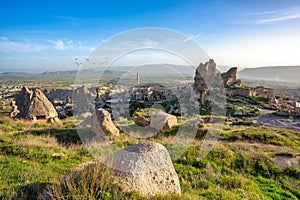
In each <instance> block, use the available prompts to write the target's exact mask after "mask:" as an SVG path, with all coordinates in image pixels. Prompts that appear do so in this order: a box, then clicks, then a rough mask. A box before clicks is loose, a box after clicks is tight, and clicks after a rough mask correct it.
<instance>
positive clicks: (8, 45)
mask: <svg viewBox="0 0 300 200" xmlns="http://www.w3.org/2000/svg"><path fill="white" fill-rule="evenodd" d="M1 40H2V41H0V52H4V53H28V52H38V51H42V50H44V49H46V48H47V46H44V45H40V44H35V43H32V42H30V41H24V42H23V41H22V42H17V41H10V40H8V39H7V38H5V37H1Z"/></svg>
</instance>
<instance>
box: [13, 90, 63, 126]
mask: <svg viewBox="0 0 300 200" xmlns="http://www.w3.org/2000/svg"><path fill="white" fill-rule="evenodd" d="M11 106H12V108H13V110H12V112H11V116H12V117H15V118H23V119H29V120H37V119H46V120H48V121H54V122H59V119H58V113H57V112H56V109H55V108H54V106H53V105H52V103H51V102H50V101H49V100H48V99H47V97H46V96H45V95H44V94H43V92H42V91H40V90H39V89H32V90H29V89H28V88H27V87H25V86H24V87H23V89H22V90H21V92H20V93H19V94H17V95H16V96H15V102H12V104H11ZM15 113H16V114H15Z"/></svg>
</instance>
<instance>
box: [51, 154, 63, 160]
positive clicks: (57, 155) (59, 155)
mask: <svg viewBox="0 0 300 200" xmlns="http://www.w3.org/2000/svg"><path fill="white" fill-rule="evenodd" d="M64 156H65V154H63V153H53V154H52V158H58V159H61V158H63V157H64Z"/></svg>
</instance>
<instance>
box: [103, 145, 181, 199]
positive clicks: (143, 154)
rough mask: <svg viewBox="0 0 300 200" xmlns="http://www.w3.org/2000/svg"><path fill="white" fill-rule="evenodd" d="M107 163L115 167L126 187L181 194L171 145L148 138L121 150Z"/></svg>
mask: <svg viewBox="0 0 300 200" xmlns="http://www.w3.org/2000/svg"><path fill="white" fill-rule="evenodd" d="M105 164H106V165H107V166H109V167H110V168H112V169H114V171H115V177H116V181H117V182H118V183H121V184H122V185H123V186H124V190H125V191H132V190H137V191H139V192H140V193H141V194H142V195H144V196H147V197H151V196H155V195H156V194H162V195H166V194H179V195H180V194H181V190H180V184H179V180H178V176H177V174H176V171H175V169H174V167H173V164H172V161H171V158H170V155H169V153H168V151H167V149H166V148H165V147H164V146H163V145H161V144H158V143H154V142H145V143H140V144H136V145H133V146H131V147H128V148H126V149H123V150H119V151H117V152H116V153H114V154H113V155H112V156H110V157H108V158H107V159H106V161H105Z"/></svg>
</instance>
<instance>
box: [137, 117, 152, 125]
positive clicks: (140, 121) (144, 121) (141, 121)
mask: <svg viewBox="0 0 300 200" xmlns="http://www.w3.org/2000/svg"><path fill="white" fill-rule="evenodd" d="M133 121H134V123H135V124H136V125H138V126H148V125H149V124H150V121H149V120H148V119H146V118H145V117H141V116H137V117H135V118H133Z"/></svg>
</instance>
